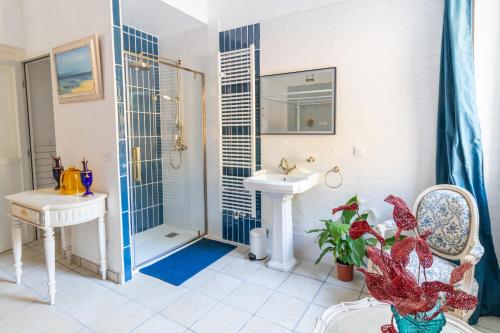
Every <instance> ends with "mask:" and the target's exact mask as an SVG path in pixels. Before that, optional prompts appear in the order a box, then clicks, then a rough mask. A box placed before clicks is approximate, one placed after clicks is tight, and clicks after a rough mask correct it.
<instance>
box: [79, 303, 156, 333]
mask: <svg viewBox="0 0 500 333" xmlns="http://www.w3.org/2000/svg"><path fill="white" fill-rule="evenodd" d="M152 315H153V313H152V312H151V310H149V309H148V308H146V307H144V306H142V305H140V304H138V303H135V302H128V303H126V304H125V305H123V306H121V307H119V308H117V309H115V310H113V311H112V312H111V313H109V314H108V315H106V316H105V317H103V318H101V319H99V320H97V321H95V322H93V323H92V324H90V325H89V328H90V329H91V330H92V331H94V332H95V333H109V332H113V333H128V332H130V331H132V329H134V328H136V327H138V326H140V325H141V324H142V323H144V322H145V321H146V320H148V319H149V318H151V317H152Z"/></svg>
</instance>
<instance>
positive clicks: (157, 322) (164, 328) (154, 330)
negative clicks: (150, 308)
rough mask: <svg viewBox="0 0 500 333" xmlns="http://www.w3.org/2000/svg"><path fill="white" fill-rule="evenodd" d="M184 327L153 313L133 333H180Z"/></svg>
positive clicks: (183, 330) (184, 329)
mask: <svg viewBox="0 0 500 333" xmlns="http://www.w3.org/2000/svg"><path fill="white" fill-rule="evenodd" d="M185 331H186V328H185V327H183V326H181V325H179V324H177V323H176V322H173V321H172V320H170V319H167V318H165V317H163V316H161V315H155V316H154V317H152V318H151V319H149V320H147V321H146V322H144V323H143V324H141V326H139V327H138V328H136V329H135V330H134V331H133V332H134V333H182V332H185Z"/></svg>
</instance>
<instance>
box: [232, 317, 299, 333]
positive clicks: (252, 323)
mask: <svg viewBox="0 0 500 333" xmlns="http://www.w3.org/2000/svg"><path fill="white" fill-rule="evenodd" d="M263 332H266V333H290V332H291V331H290V330H289V329H286V328H284V327H281V326H278V325H276V324H273V323H271V322H270V321H267V320H265V319H262V318H259V317H253V318H252V319H250V320H249V321H248V323H246V325H245V326H244V327H243V329H242V330H241V331H240V333H263Z"/></svg>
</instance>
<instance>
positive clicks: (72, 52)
mask: <svg viewBox="0 0 500 333" xmlns="http://www.w3.org/2000/svg"><path fill="white" fill-rule="evenodd" d="M50 59H51V61H52V75H53V76H54V77H55V78H56V83H57V87H56V88H57V97H58V100H59V103H72V102H84V101H92V100H96V99H102V98H103V91H102V77H101V61H100V57H99V39H98V37H97V35H94V36H90V37H86V38H82V39H80V40H77V41H74V42H72V43H68V44H65V45H61V46H58V47H54V48H53V49H52V50H51V53H50Z"/></svg>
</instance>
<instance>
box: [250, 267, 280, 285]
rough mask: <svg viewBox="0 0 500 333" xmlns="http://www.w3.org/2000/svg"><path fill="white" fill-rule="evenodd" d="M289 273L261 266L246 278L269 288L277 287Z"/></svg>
mask: <svg viewBox="0 0 500 333" xmlns="http://www.w3.org/2000/svg"><path fill="white" fill-rule="evenodd" d="M289 275H290V273H285V272H280V271H277V270H274V269H270V268H267V267H261V268H259V269H258V270H257V271H256V272H255V273H253V274H252V275H251V276H250V277H249V278H248V279H247V280H248V281H250V282H252V283H255V284H258V285H261V286H264V287H266V288H269V289H277V288H278V287H279V286H280V285H281V284H282V283H283V281H285V280H286V278H287V277H288V276H289Z"/></svg>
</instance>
